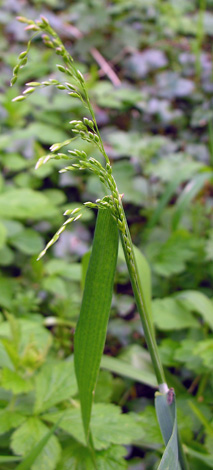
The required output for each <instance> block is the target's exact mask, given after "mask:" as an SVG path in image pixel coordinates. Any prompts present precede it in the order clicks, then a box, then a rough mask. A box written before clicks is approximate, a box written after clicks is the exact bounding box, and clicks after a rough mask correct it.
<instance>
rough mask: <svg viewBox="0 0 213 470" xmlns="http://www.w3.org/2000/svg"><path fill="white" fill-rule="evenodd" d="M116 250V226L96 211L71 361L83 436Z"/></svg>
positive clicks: (105, 214) (104, 212) (106, 213)
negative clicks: (74, 371)
mask: <svg viewBox="0 0 213 470" xmlns="http://www.w3.org/2000/svg"><path fill="white" fill-rule="evenodd" d="M117 252H118V229H117V225H116V223H115V221H114V219H113V218H112V216H111V213H110V212H109V211H108V210H107V209H104V210H103V209H102V210H99V213H98V218H97V222H96V229H95V235H94V242H93V248H92V253H91V257H90V261H89V266H88V270H87V275H86V281H85V288H84V294H83V300H82V305H81V311H80V317H79V321H78V324H77V328H76V333H75V339H74V350H75V353H74V361H75V370H76V377H77V382H78V387H79V395H80V401H81V411H82V419H83V424H84V431H85V435H86V438H87V439H88V435H89V423H90V416H91V408H92V401H93V394H94V389H95V385H96V381H97V377H98V372H99V367H100V362H101V357H102V353H103V348H104V343H105V338H106V330H107V323H108V317H109V311H110V306H111V300H112V291H113V282H114V274H115V267H116V262H117Z"/></svg>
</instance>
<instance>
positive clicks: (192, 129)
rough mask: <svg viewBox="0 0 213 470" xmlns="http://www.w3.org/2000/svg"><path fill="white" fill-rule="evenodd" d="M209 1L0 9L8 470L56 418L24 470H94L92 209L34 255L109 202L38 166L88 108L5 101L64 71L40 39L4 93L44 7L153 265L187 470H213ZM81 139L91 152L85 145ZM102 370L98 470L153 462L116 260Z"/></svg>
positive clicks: (1, 355) (39, 96)
mask: <svg viewBox="0 0 213 470" xmlns="http://www.w3.org/2000/svg"><path fill="white" fill-rule="evenodd" d="M212 7H213V2H212V0H206V1H205V0H200V1H194V0H193V1H192V0H191V1H190V2H184V1H180V0H179V2H175V1H173V0H165V1H160V0H137V1H135V2H134V5H133V3H132V1H130V0H122V1H121V0H120V1H119V0H117V1H116V0H114V1H111V2H107V1H106V0H91V1H89V0H88V1H86V0H82V1H73V2H68V1H65V0H64V1H56V0H47V1H42V2H40V1H38V0H37V1H31V2H27V1H25V0H23V1H17V0H10V1H6V0H5V1H2V2H1V14H0V21H1V43H0V48H1V50H0V54H1V76H0V87H1V96H0V100H1V101H0V115H1V136H0V165H1V175H0V309H1V317H0V367H1V373H0V407H1V409H0V433H1V442H0V454H1V457H0V469H1V470H4V469H6V468H7V469H10V468H11V469H13V468H16V466H17V461H18V459H19V458H22V457H23V456H25V455H27V454H28V452H29V451H30V450H31V449H32V448H33V447H34V446H35V444H36V443H37V442H38V441H39V440H40V439H41V438H42V437H43V436H44V435H45V434H46V432H47V431H48V428H49V426H50V423H55V422H57V420H58V417H59V416H60V415H61V414H62V412H64V410H66V416H67V419H66V421H65V420H63V421H62V422H61V425H60V429H57V431H56V433H55V435H52V437H51V438H50V439H49V441H48V443H47V445H46V447H45V448H44V449H43V451H42V453H41V454H40V456H39V457H38V458H37V459H36V460H35V462H34V463H33V465H32V467H31V468H32V469H33V470H40V469H42V470H43V469H45V470H54V469H56V470H67V469H71V468H73V469H74V468H75V469H77V470H81V469H85V468H87V469H88V470H90V468H92V463H91V461H90V456H89V455H88V453H87V450H85V448H84V447H83V444H84V436H83V431H82V427H81V420H80V412H79V406H78V395H77V386H76V381H75V376H74V369H73V373H72V374H71V373H70V371H71V370H72V368H73V363H72V353H73V333H74V327H75V324H76V321H77V318H78V314H79V309H80V303H81V296H82V283H83V277H84V275H85V265H86V263H87V252H88V250H89V249H90V247H91V240H92V235H93V231H94V224H95V217H96V213H95V212H93V211H89V210H88V211H87V212H85V214H84V216H83V217H82V219H81V220H80V221H77V222H76V223H75V225H73V226H72V227H70V228H68V229H67V230H66V231H65V232H64V233H63V234H62V235H61V237H60V240H59V241H58V243H57V244H56V245H54V247H52V249H50V250H49V251H48V252H47V254H46V256H45V258H43V259H42V260H41V261H39V262H37V261H36V258H37V255H38V253H39V252H40V251H41V250H42V249H43V248H44V246H45V244H46V242H47V241H48V240H49V239H50V238H51V236H52V235H53V234H54V233H55V231H56V230H57V228H58V227H59V226H60V225H61V223H63V220H64V218H63V215H62V214H63V212H64V211H65V210H66V209H71V208H72V207H73V208H74V207H76V205H78V206H79V205H81V204H82V203H83V202H85V201H86V200H94V201H95V199H97V197H100V196H101V195H104V193H103V187H102V186H101V183H99V181H98V180H97V179H96V178H95V177H94V176H91V175H90V174H89V173H86V172H82V173H79V172H78V173H76V174H75V173H74V172H73V173H72V176H70V174H68V173H65V174H63V173H61V174H60V173H58V170H60V168H61V163H60V162H57V161H51V162H49V163H48V164H47V165H45V166H43V167H41V168H40V169H39V170H37V171H35V170H34V167H35V163H36V161H37V160H38V158H39V157H41V156H42V155H44V154H45V153H47V149H48V148H49V146H50V145H51V144H53V143H55V142H60V141H63V140H65V139H67V138H69V136H70V135H71V130H70V126H69V124H68V122H69V121H70V120H72V119H81V118H82V116H83V115H84V110H82V108H81V106H80V105H79V102H78V100H76V101H75V100H74V99H70V101H69V100H68V99H67V95H63V92H58V93H57V92H56V90H55V89H53V88H51V87H45V88H44V89H42V90H39V91H38V92H37V93H34V94H32V95H31V96H30V97H28V99H27V100H26V101H24V102H22V103H18V102H17V103H12V102H11V100H12V98H14V97H15V96H17V95H19V94H20V93H21V92H22V90H23V85H24V83H25V82H26V81H34V80H45V79H46V78H48V77H51V78H54V79H55V78H56V79H57V78H58V77H59V74H60V72H59V71H57V68H56V67H55V65H56V63H57V58H56V57H55V56H54V55H53V54H52V51H51V49H45V48H44V46H42V43H41V42H40V41H39V40H38V39H36V44H35V46H34V47H32V51H31V54H30V61H29V64H28V65H27V66H26V67H25V68H24V69H23V71H22V73H20V76H19V78H18V81H17V83H16V84H15V85H14V87H13V88H10V87H9V82H10V78H11V76H12V68H13V67H14V66H15V64H16V58H17V55H18V54H19V53H20V52H21V51H23V50H24V49H25V44H26V42H27V40H28V34H27V32H25V31H24V28H23V25H22V24H20V23H18V22H17V21H16V16H17V14H18V15H20V14H21V15H24V16H27V17H31V18H33V19H35V18H37V17H38V16H39V15H40V14H44V15H45V16H46V17H47V18H48V19H49V21H50V22H51V24H52V26H53V27H55V28H56V29H57V31H58V33H59V34H60V36H61V37H62V39H63V41H64V42H65V43H66V46H67V48H68V49H69V50H70V52H71V54H72V55H73V56H74V57H75V58H76V60H77V61H79V69H80V70H81V71H82V72H83V73H84V74H86V77H87V81H88V87H89V93H90V96H91V98H92V101H93V103H94V106H95V109H96V116H97V120H98V124H99V126H100V128H101V132H102V136H103V139H104V142H105V146H106V149H107V152H108V155H109V156H110V159H111V161H112V163H113V172H114V175H115V178H116V181H117V183H118V187H119V191H120V193H124V197H123V202H124V207H125V210H126V214H127V218H128V222H129V224H130V229H131V234H132V237H133V241H134V243H135V244H136V245H137V246H138V247H139V248H140V249H141V250H142V251H143V253H144V254H145V256H146V258H147V260H148V262H149V264H150V267H151V272H152V295H153V302H152V310H153V319H154V323H155V327H156V331H157V336H158V343H159V349H160V354H161V357H162V361H163V364H164V366H165V368H166V375H167V380H168V383H169V386H171V387H175V390H176V393H177V404H178V421H179V427H180V432H181V435H182V439H183V442H184V444H185V449H186V452H187V453H188V456H189V459H190V468H191V469H193V470H200V468H202V470H205V469H209V468H213V445H212V444H213V418H212V405H213V400H212V394H213V373H212V372H213V361H212V354H213V352H212V351H213V336H212V329H213V304H212V299H211V296H212V291H211V286H212V278H213V269H212V260H213V229H212V223H211V215H212V212H211V210H212V187H211V178H212V170H211V167H212V165H213V109H212V91H213V68H212V46H211V41H212V35H213V12H212ZM106 67H107V68H106ZM79 145H80V146H81V149H82V150H86V151H87V153H88V154H90V153H91V155H93V156H94V149H93V148H91V146H90V145H89V144H88V143H86V142H85V143H82V142H81V143H80V144H79ZM74 147H76V145H75V144H73V148H74ZM70 148H71V147H70ZM76 202H77V203H78V204H76ZM109 356H111V357H109ZM102 366H103V367H102V371H101V373H100V376H99V381H98V386H97V390H96V395H95V406H94V410H93V418H92V430H93V436H94V444H95V448H96V451H97V455H98V462H99V466H100V469H101V470H114V469H116V470H117V469H119V470H120V469H121V470H122V469H129V470H138V469H143V470H149V469H150V470H151V469H155V468H157V466H158V463H159V460H160V456H161V454H162V450H163V443H162V438H161V435H160V431H159V429H158V424H157V421H156V417H155V410H154V407H153V397H154V391H155V387H156V381H155V376H154V374H153V370H152V366H151V363H150V359H149V355H148V353H147V350H146V344H145V341H144V337H143V331H142V328H141V323H140V319H139V315H138V313H137V311H136V309H135V305H134V302H133V298H132V292H131V288H130V283H129V279H128V275H127V269H126V266H125V263H124V259H123V256H122V253H121V252H119V262H118V266H117V271H116V282H115V291H114V297H113V304H112V312H111V318H110V322H109V328H108V335H107V343H106V347H105V355H104V358H103V361H102ZM121 410H123V411H124V412H125V414H122V415H121ZM122 445H125V447H123V446H122ZM9 455H10V459H9ZM14 455H15V456H18V457H14ZM3 456H5V457H3ZM124 457H125V459H127V460H125V459H124ZM8 459H9V460H11V462H9V461H8ZM13 459H15V460H14V462H13Z"/></svg>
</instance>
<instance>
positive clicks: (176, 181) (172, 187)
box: [147, 174, 186, 229]
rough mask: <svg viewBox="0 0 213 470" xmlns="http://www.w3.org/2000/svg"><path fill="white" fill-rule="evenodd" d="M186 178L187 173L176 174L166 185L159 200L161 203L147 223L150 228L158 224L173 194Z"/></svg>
mask: <svg viewBox="0 0 213 470" xmlns="http://www.w3.org/2000/svg"><path fill="white" fill-rule="evenodd" d="M185 179H186V176H185V174H179V175H176V176H175V178H173V179H172V181H171V182H170V183H169V184H168V185H167V186H166V189H165V191H164V193H163V194H162V196H161V198H160V200H159V203H158V205H157V207H156V209H155V211H154V212H153V214H152V216H151V218H150V220H149V222H148V224H147V228H148V229H151V228H153V227H154V226H155V225H156V224H157V222H158V220H159V218H160V216H161V214H162V212H163V210H164V207H165V206H166V205H167V204H168V202H169V201H170V199H171V197H172V195H173V194H174V193H175V191H176V189H177V188H178V186H179V185H180V183H181V182H182V181H184V180H185Z"/></svg>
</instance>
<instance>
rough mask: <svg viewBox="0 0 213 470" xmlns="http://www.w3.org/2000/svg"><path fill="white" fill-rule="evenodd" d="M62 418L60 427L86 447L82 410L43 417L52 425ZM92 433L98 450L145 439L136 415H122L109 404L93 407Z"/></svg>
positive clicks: (117, 408) (114, 406) (119, 410)
mask: <svg viewBox="0 0 213 470" xmlns="http://www.w3.org/2000/svg"><path fill="white" fill-rule="evenodd" d="M60 417H62V420H61V422H60V424H59V427H60V428H61V429H63V430H64V431H66V432H68V433H69V434H71V436H73V437H74V438H75V439H77V441H79V442H81V443H82V444H83V445H85V443H86V441H85V435H84V429H83V425H82V420H81V412H80V409H79V408H75V409H67V410H66V413H64V411H63V412H61V411H59V412H56V413H48V414H45V415H44V416H43V418H44V419H45V420H46V421H48V422H51V423H56V422H57V421H58V419H59V418H60ZM91 432H92V437H93V443H94V448H95V449H96V450H101V449H107V448H108V447H109V446H110V445H111V444H124V445H125V444H126V445H127V444H130V443H131V442H132V441H133V440H134V441H136V440H139V439H141V438H143V434H144V432H143V429H142V427H141V426H140V425H139V424H138V423H137V417H136V415H134V414H131V415H128V414H121V409H120V408H119V406H116V405H112V404H108V403H107V404H104V403H98V404H96V403H95V404H94V405H93V408H92V417H91Z"/></svg>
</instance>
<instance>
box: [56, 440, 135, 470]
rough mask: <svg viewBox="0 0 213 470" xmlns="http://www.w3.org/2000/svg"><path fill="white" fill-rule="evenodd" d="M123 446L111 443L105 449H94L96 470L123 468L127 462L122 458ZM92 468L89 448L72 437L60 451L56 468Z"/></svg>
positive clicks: (79, 469)
mask: <svg viewBox="0 0 213 470" xmlns="http://www.w3.org/2000/svg"><path fill="white" fill-rule="evenodd" d="M125 454H126V450H125V448H124V447H121V446H116V445H113V446H111V447H109V448H108V449H106V450H101V451H96V452H95V456H96V465H97V470H124V469H126V468H127V462H126V461H125V460H124V458H123V457H124V456H125ZM72 468H73V469H75V470H84V469H85V470H94V465H93V462H92V459H91V455H90V452H89V450H88V449H87V448H86V447H83V446H82V445H80V444H79V443H78V442H76V441H74V440H73V439H70V440H69V444H67V446H66V447H65V449H64V450H63V452H62V458H61V460H60V462H59V464H58V466H57V468H56V470H71V469H72Z"/></svg>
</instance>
